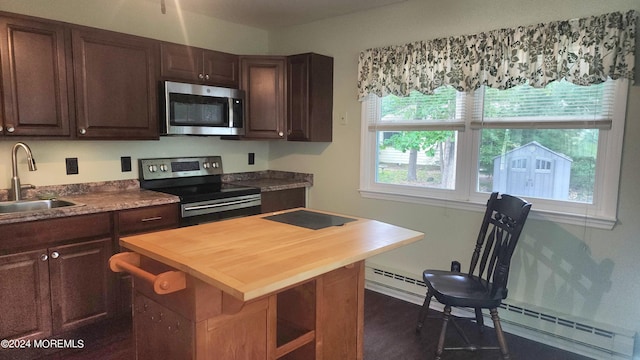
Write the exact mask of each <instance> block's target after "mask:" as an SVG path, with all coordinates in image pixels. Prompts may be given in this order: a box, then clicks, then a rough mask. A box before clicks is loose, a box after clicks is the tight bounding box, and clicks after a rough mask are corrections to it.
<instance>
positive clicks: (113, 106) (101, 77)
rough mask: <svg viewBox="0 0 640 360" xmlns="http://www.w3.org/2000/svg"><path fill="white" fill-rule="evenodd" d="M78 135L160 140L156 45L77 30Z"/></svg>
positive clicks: (105, 33) (75, 32) (74, 57)
mask: <svg viewBox="0 0 640 360" xmlns="http://www.w3.org/2000/svg"><path fill="white" fill-rule="evenodd" d="M72 41H73V67H74V75H75V96H76V117H77V129H76V131H77V137H78V138H79V139H120V140H127V139H131V140H134V139H157V138H158V137H159V134H158V115H157V114H158V110H157V108H158V105H157V104H158V95H157V81H158V76H157V73H158V71H157V65H156V64H157V58H158V43H157V42H156V41H153V40H150V39H146V38H141V37H137V36H132V35H126V34H121V33H116V32H111V31H105V30H97V29H89V28H74V29H73V31H72Z"/></svg>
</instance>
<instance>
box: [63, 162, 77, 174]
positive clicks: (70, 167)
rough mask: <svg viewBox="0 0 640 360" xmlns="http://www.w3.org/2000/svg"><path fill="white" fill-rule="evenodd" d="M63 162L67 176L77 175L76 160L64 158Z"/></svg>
mask: <svg viewBox="0 0 640 360" xmlns="http://www.w3.org/2000/svg"><path fill="white" fill-rule="evenodd" d="M64 160H65V163H66V165H67V175H76V174H78V158H66V159H64Z"/></svg>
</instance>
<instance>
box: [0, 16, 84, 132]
mask: <svg viewBox="0 0 640 360" xmlns="http://www.w3.org/2000/svg"><path fill="white" fill-rule="evenodd" d="M70 50H71V43H70V39H69V31H68V29H67V28H66V27H64V26H63V25H62V24H60V23H56V22H49V21H44V20H43V21H38V20H32V19H28V18H21V17H17V18H13V17H4V16H1V17H0V62H1V63H2V100H3V109H2V110H3V111H2V115H1V116H2V121H1V122H0V126H1V129H2V134H3V135H6V136H25V135H27V136H53V137H69V136H70V130H69V129H70V127H71V119H72V115H71V112H70V109H72V106H73V105H72V104H73V88H72V82H73V78H72V71H71V57H70Z"/></svg>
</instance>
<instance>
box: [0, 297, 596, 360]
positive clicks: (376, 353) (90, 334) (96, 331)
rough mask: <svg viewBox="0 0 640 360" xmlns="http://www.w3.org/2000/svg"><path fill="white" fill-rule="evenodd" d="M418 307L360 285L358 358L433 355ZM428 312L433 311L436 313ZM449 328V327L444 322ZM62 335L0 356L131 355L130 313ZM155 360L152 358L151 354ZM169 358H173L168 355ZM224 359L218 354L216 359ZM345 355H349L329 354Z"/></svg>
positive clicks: (518, 344)
mask: <svg viewBox="0 0 640 360" xmlns="http://www.w3.org/2000/svg"><path fill="white" fill-rule="evenodd" d="M419 310H420V307H419V306H418V305H415V304H411V303H408V302H405V301H402V300H398V299H395V298H393V297H389V296H386V295H382V294H380V293H376V292H373V291H369V290H366V292H365V322H364V327H365V329H364V343H365V344H364V359H365V360H428V359H433V354H434V352H435V348H436V341H437V338H438V334H439V331H440V324H441V322H440V320H439V319H435V318H433V319H428V320H427V322H426V323H425V326H424V328H423V330H422V333H421V334H420V335H418V336H416V335H415V324H416V319H417V316H418V311H419ZM436 314H437V313H436V312H433V315H436ZM461 326H462V327H463V328H469V331H467V335H469V337H470V338H471V339H472V340H478V339H479V338H481V336H484V339H483V340H486V341H488V342H489V343H494V342H495V341H494V339H495V336H494V332H493V329H491V328H487V329H486V330H487V331H485V332H484V335H480V333H479V332H478V331H477V327H475V325H474V324H470V323H469V324H465V323H464V322H462V323H461ZM450 328H452V327H450ZM451 330H452V333H451V334H450V335H451V336H449V337H448V338H447V344H449V345H451V344H453V343H455V341H456V340H457V339H458V338H459V337H458V336H457V334H455V331H454V330H453V329H451ZM506 335H507V342H508V344H509V349H510V350H511V355H512V358H513V359H514V360H587V359H588V358H586V357H583V356H579V355H575V354H573V353H569V352H566V351H562V350H559V349H556V348H553V347H549V346H546V345H542V344H539V343H536V342H533V341H530V340H526V339H523V338H520V337H517V336H514V335H510V334H506ZM59 338H61V339H66V340H80V339H81V340H83V343H84V347H83V348H82V349H67V350H63V351H55V349H49V350H47V351H34V350H33V349H30V350H29V349H21V350H6V349H0V359H2V360H5V359H6V360H31V359H46V360H85V359H91V360H132V359H134V351H133V341H132V338H131V323H130V319H120V320H116V321H111V322H107V323H104V324H100V325H99V326H92V327H90V328H87V329H85V330H84V331H83V332H81V333H79V334H76V335H70V336H63V337H59ZM443 358H444V360H463V359H464V360H485V359H487V360H488V359H491V360H494V359H499V358H500V354H499V352H497V351H488V352H478V353H469V352H460V351H459V352H447V353H445V355H444V356H443ZM153 360H156V359H153ZM171 360H174V359H171ZM175 360H180V359H175ZM220 360H224V359H220ZM242 360H251V359H242ZM330 360H349V359H330Z"/></svg>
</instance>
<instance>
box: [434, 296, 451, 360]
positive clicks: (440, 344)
mask: <svg viewBox="0 0 640 360" xmlns="http://www.w3.org/2000/svg"><path fill="white" fill-rule="evenodd" d="M450 317H451V306H449V305H446V306H445V307H444V311H443V313H442V329H441V330H440V338H439V339H438V348H437V349H436V359H435V360H440V358H441V357H442V352H443V351H444V338H445V336H446V335H447V325H448V324H449V318H450Z"/></svg>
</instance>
